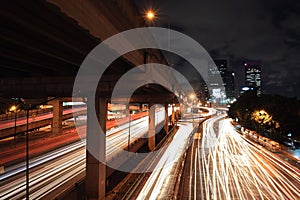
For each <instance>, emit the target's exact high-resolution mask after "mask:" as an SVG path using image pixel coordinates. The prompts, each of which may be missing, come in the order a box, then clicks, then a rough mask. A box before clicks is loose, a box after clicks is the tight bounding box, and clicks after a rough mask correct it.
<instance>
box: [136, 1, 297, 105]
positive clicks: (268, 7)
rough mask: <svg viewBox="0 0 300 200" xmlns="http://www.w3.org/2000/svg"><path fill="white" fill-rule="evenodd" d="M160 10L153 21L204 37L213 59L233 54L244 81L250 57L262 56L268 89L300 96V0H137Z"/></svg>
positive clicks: (144, 6)
mask: <svg viewBox="0 0 300 200" xmlns="http://www.w3.org/2000/svg"><path fill="white" fill-rule="evenodd" d="M136 3H137V5H138V7H139V10H140V11H141V12H143V11H144V10H145V9H147V8H152V9H153V10H155V11H156V13H157V16H158V18H157V19H156V21H155V22H154V23H153V24H152V25H151V26H162V27H168V22H169V23H170V26H171V28H172V29H175V30H177V31H180V32H182V33H184V34H187V35H188V36H190V37H192V38H193V39H195V40H196V41H198V42H199V43H200V44H201V45H202V46H203V47H204V48H205V49H206V50H207V51H208V52H209V54H210V55H211V57H212V58H213V59H227V60H228V61H229V64H228V67H229V69H231V70H233V71H234V72H235V73H236V75H237V86H238V87H241V86H243V85H244V67H243V62H244V61H249V60H251V61H258V62H260V63H261V68H262V92H263V93H268V94H279V95H284V96H289V97H297V98H298V99H300V81H299V79H300V1H299V0H279V1H278V0H274V1H271V0H242V1H238V0H226V1H224V0H206V1H202V0H197V1H196V0H163V1H162V0H157V1H149V0H136Z"/></svg>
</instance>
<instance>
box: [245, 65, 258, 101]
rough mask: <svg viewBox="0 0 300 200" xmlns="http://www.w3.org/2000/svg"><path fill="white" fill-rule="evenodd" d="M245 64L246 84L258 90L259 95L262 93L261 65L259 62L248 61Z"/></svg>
mask: <svg viewBox="0 0 300 200" xmlns="http://www.w3.org/2000/svg"><path fill="white" fill-rule="evenodd" d="M244 66H245V85H246V86H247V87H249V88H250V89H254V90H256V91H257V95H258V96H259V95H260V94H261V67H260V64H259V63H258V62H255V61H248V62H245V63H244Z"/></svg>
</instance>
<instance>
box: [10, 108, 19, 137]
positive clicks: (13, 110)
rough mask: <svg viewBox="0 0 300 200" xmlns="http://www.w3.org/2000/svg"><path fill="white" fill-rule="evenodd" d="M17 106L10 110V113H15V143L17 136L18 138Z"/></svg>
mask: <svg viewBox="0 0 300 200" xmlns="http://www.w3.org/2000/svg"><path fill="white" fill-rule="evenodd" d="M17 109H18V108H17V106H15V105H13V106H11V107H10V108H9V111H10V112H14V113H15V129H14V141H16V136H17Z"/></svg>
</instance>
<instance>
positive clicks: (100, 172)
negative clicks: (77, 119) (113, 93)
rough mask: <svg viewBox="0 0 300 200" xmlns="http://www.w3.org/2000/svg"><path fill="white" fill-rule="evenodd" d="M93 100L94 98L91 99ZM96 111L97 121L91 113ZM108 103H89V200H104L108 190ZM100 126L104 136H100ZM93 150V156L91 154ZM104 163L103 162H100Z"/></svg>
mask: <svg viewBox="0 0 300 200" xmlns="http://www.w3.org/2000/svg"><path fill="white" fill-rule="evenodd" d="M91 98H92V97H91ZM92 110H95V111H96V115H97V120H91V119H92V117H94V116H93V115H92V113H91V111H92ZM106 117H107V101H106V99H104V98H96V99H95V105H92V103H91V102H90V100H88V103H87V136H86V137H87V147H88V148H87V151H86V184H85V185H86V195H87V199H89V200H90V199H92V200H96V199H97V200H98V199H104V197H105V188H106V165H105V155H106V136H105V132H106V119H107V118H106ZM98 123H99V124H100V126H101V128H102V130H103V131H104V134H100V130H99V126H98ZM91 149H92V152H93V154H92V153H91ZM100 161H102V162H100Z"/></svg>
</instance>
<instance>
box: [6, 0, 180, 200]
mask: <svg viewBox="0 0 300 200" xmlns="http://www.w3.org/2000/svg"><path fill="white" fill-rule="evenodd" d="M0 17H1V19H2V21H3V25H2V27H1V34H0V38H1V41H2V45H1V47H2V49H1V53H0V58H1V59H0V77H1V79H0V97H2V98H12V97H20V98H25V99H48V98H49V97H56V98H57V99H56V100H54V101H52V104H53V106H54V107H53V129H54V131H56V132H59V131H61V121H62V119H63V116H62V105H61V104H62V101H61V100H60V98H65V97H72V89H73V84H74V80H75V76H76V73H77V71H78V69H79V67H80V65H81V63H82V61H83V60H84V58H85V57H86V55H87V54H88V53H89V52H90V51H91V50H92V49H93V48H94V47H95V46H96V45H97V44H99V43H100V42H101V41H103V40H105V39H107V38H108V37H110V36H113V35H114V34H116V33H120V32H122V31H125V30H129V29H132V28H137V27H141V26H145V23H144V21H143V16H142V14H141V13H139V12H138V11H137V9H136V7H135V5H134V1H132V0H116V1H94V0H87V1H84V2H82V1H81V0H75V1H72V3H70V2H68V1H61V0H48V1H37V2H28V1H21V0H20V1H17V2H13V3H12V2H9V1H2V2H1V3H0ZM149 55H151V56H149ZM149 62H154V63H161V64H168V63H167V61H166V59H165V58H164V56H163V54H162V53H161V52H160V51H158V50H155V49H143V50H137V51H133V52H130V53H127V54H125V55H123V56H121V57H120V58H118V59H116V60H115V61H114V62H113V63H112V64H111V65H110V66H109V68H108V69H107V70H106V71H105V73H104V75H103V77H102V78H101V79H100V82H99V85H101V87H98V88H97V94H98V95H97V98H96V99H95V102H96V105H95V106H94V105H91V104H90V103H89V102H90V100H91V99H90V98H91V97H85V98H87V119H88V120H87V146H89V145H90V144H91V142H93V141H94V142H95V141H98V142H97V144H98V146H96V147H95V148H96V150H97V151H98V153H99V157H98V159H96V158H95V157H94V156H93V155H91V153H90V152H89V151H87V159H86V163H87V168H86V195H87V198H88V199H101V198H103V197H104V195H105V182H106V181H105V178H106V166H105V164H103V163H101V162H99V159H100V160H101V159H105V158H104V155H105V143H106V139H105V137H103V136H100V135H99V134H98V132H97V130H95V129H94V128H93V127H94V125H95V124H91V123H90V121H91V120H90V119H91V118H92V115H91V111H93V110H96V114H97V118H98V121H99V124H100V126H101V127H102V129H103V130H106V127H105V126H106V119H107V117H106V113H107V104H108V103H109V102H110V96H111V93H112V90H113V88H114V86H115V85H116V83H117V81H118V80H119V79H120V77H122V76H123V74H125V73H126V72H127V71H129V70H130V69H132V68H134V67H135V66H138V65H141V64H144V63H149ZM174 88H176V90H177V91H176V92H177V95H178V93H180V91H178V89H179V90H180V86H179V85H176V86H175V87H174ZM130 102H143V103H148V104H149V105H153V104H155V103H160V104H164V105H167V104H173V103H177V99H176V95H175V91H174V90H173V91H170V90H168V89H166V88H164V87H162V86H159V85H155V84H149V85H145V86H143V87H141V88H139V89H138V90H137V91H135V93H134V94H133V96H132V97H131V99H130ZM165 107H166V108H167V106H165ZM154 116H155V113H154V110H151V109H150V112H149V119H150V120H149V121H150V123H149V133H148V134H149V138H148V146H149V149H150V150H151V149H153V148H154V146H155V141H154V140H155V137H154V130H155V117H154ZM172 119H173V120H174V112H173V117H172ZM36 123H37V124H38V122H36ZM45 123H46V122H45Z"/></svg>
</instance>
